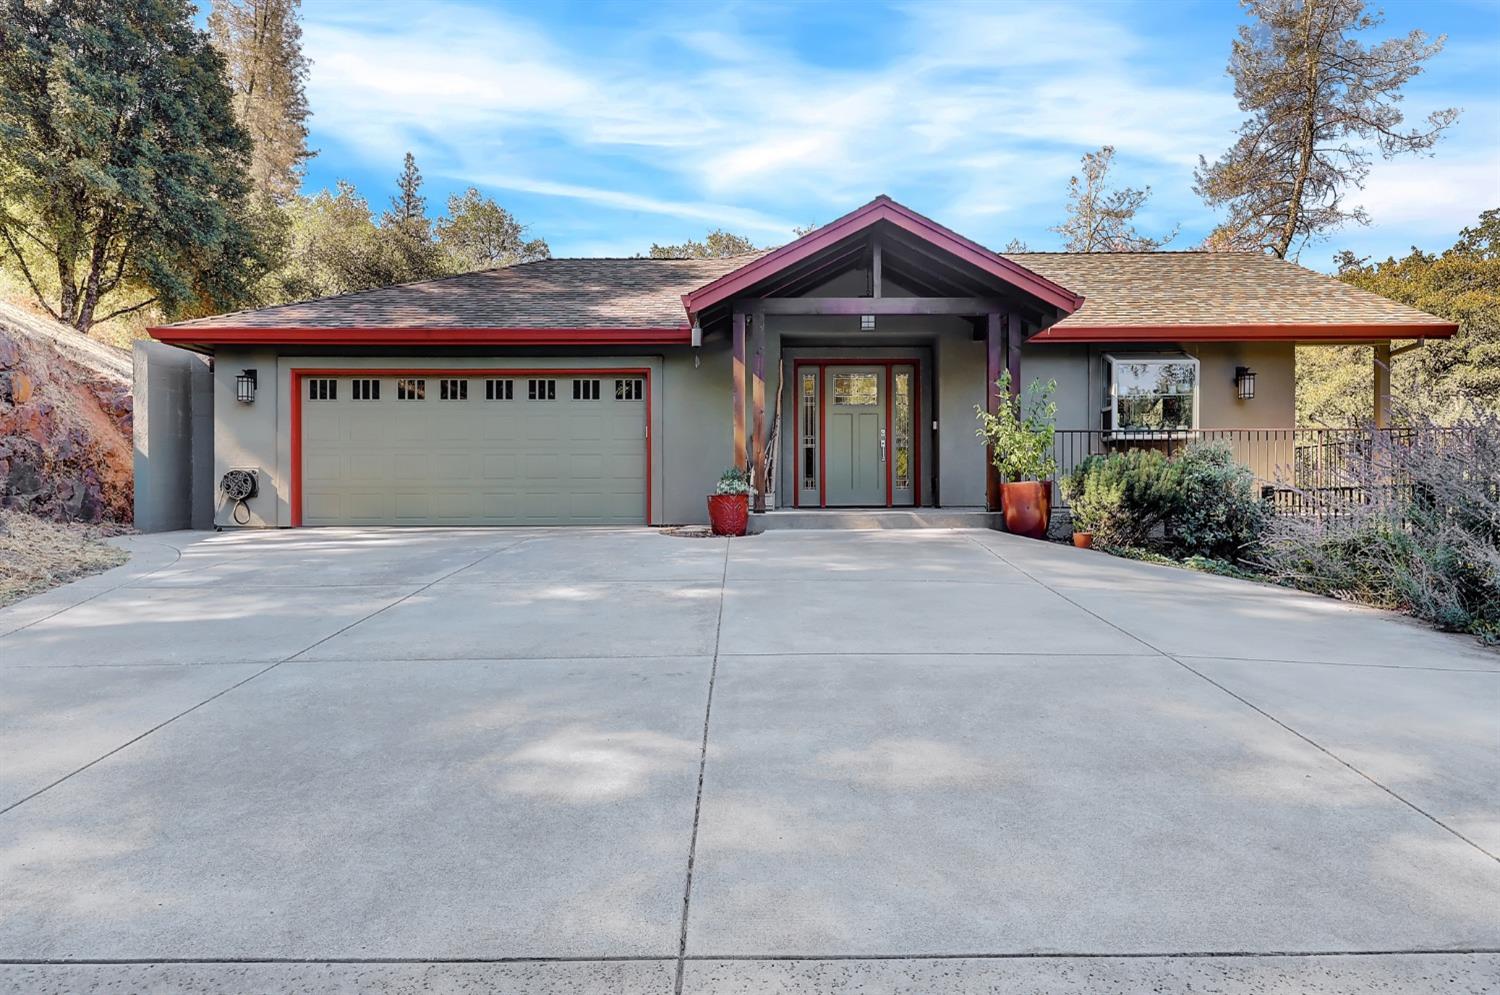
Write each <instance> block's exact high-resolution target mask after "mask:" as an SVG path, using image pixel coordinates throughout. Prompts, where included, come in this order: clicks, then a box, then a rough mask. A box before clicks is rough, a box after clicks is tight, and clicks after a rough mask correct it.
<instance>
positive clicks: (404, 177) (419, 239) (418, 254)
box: [374, 152, 449, 286]
mask: <svg viewBox="0 0 1500 995" xmlns="http://www.w3.org/2000/svg"><path fill="white" fill-rule="evenodd" d="M376 244H377V245H378V246H379V253H378V264H377V266H376V267H375V268H376V270H377V271H378V276H379V281H378V282H377V283H376V284H374V285H375V286H384V285H386V284H391V283H406V282H409V281H411V280H426V279H430V278H432V277H435V276H443V275H445V274H446V273H448V272H449V270H448V266H447V260H446V259H444V257H443V253H442V251H441V250H440V249H439V247H438V244H437V242H436V240H434V239H433V237H432V222H431V221H429V220H428V218H427V198H426V197H424V196H422V173H421V171H420V170H419V169H417V160H416V157H415V156H413V155H412V154H411V153H410V152H408V153H406V158H405V159H404V160H403V161H402V166H401V176H400V177H399V178H398V179H397V181H396V195H395V196H394V197H392V198H391V208H390V210H388V211H386V212H385V214H383V215H382V216H381V218H380V230H379V232H378V234H377V237H376Z"/></svg>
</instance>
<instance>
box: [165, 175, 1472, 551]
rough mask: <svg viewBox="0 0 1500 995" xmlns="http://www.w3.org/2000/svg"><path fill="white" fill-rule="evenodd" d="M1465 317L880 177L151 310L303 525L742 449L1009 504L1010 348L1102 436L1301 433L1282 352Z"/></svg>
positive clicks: (900, 488) (251, 499) (659, 471)
mask: <svg viewBox="0 0 1500 995" xmlns="http://www.w3.org/2000/svg"><path fill="white" fill-rule="evenodd" d="M1455 330H1456V326H1454V325H1453V324H1452V323H1449V322H1445V321H1442V320H1440V319H1438V318H1435V317H1433V316H1431V315H1428V314H1425V313H1423V312H1420V311H1416V310H1414V309H1412V308H1409V307H1406V306H1404V305H1400V304H1397V303H1394V302H1392V301H1389V300H1386V299H1384V298H1381V297H1378V296H1375V295H1372V294H1368V293H1365V292H1363V291H1360V290H1357V289H1355V288H1353V287H1350V286H1348V285H1346V284H1343V283H1340V282H1339V281H1337V280H1334V279H1331V278H1329V277H1326V276H1323V275H1320V274H1317V273H1313V272H1311V271H1308V270H1306V269H1302V268H1300V267H1298V266H1295V265H1293V264H1291V263H1287V262H1284V261H1281V260H1278V259H1274V258H1271V257H1268V256H1264V255H1261V254H1255V253H1206V252H1156V253H1139V254H1131V253H1120V254H1111V253H1101V254H1088V255H1084V254H1064V253H1057V254H1054V253H1019V254H1003V255H1002V254H998V253H995V252H991V251H990V250H988V249H985V248H983V247H982V246H980V245H978V244H976V243H974V242H972V241H969V240H968V239H966V238H964V237H962V236H961V235H958V234H957V233H955V232H953V231H951V230H949V229H947V228H944V227H943V226H941V225H939V224H937V223H936V222H934V221H931V220H929V219H928V218H925V217H923V216H921V215H919V214H917V213H916V212H914V211H911V210H909V209H907V208H905V207H903V206H901V205H900V204H898V203H896V202H894V201H892V200H890V199H889V198H887V197H879V198H876V199H875V200H874V201H872V202H870V203H869V204H866V205H865V206H863V207H861V208H859V209H858V210H856V211H853V212H852V213H850V214H848V215H845V216H844V217H842V218H840V219H838V220H837V221H834V222H832V223H830V224H828V225H825V226H824V227H822V228H819V229H817V230H816V231H814V232H812V233H810V234H808V235H806V236H804V237H802V238H800V239H798V240H797V241H795V242H792V243H791V244H789V245H785V246H783V247H781V248H779V249H776V250H774V251H770V252H765V253H751V254H747V255H742V256H737V257H731V258H725V259H695V260H686V259H684V260H658V259H642V258H635V259H551V260H545V261H542V262H536V263H529V264H525V265H519V266H513V267H509V268H502V269H494V270H486V271H481V272H477V273H469V274H465V275H462V276H454V277H449V278H445V279H437V280H430V281H426V282H421V283H412V284H404V285H400V286H394V287H386V288H381V289H377V290H370V291H365V292H362V293H355V294H347V295H344V296H340V297H333V298H326V299H323V300H316V301H309V302H305V303H300V304H289V305H284V306H280V307H272V308H266V309H263V310H259V311H249V312H241V313H237V314H229V315H222V316H218V317H212V318H205V319H198V320H194V321H188V322H182V323H179V324H175V325H169V326H166V327H163V328H155V329H152V330H151V333H152V335H153V336H154V337H155V338H156V339H158V340H159V341H161V342H164V343H169V344H172V345H176V346H180V347H184V348H187V349H191V350H194V351H197V352H201V353H207V354H209V355H211V356H212V359H213V419H212V421H213V454H214V456H213V461H214V475H213V479H214V481H215V482H216V483H217V482H220V481H222V480H223V479H224V478H225V476H226V475H227V474H229V473H230V471H232V470H244V471H248V476H247V475H236V479H237V480H238V484H236V485H235V486H238V487H239V488H240V490H238V491H234V490H233V488H231V493H230V495H229V499H226V496H225V495H223V494H220V495H219V497H218V500H217V501H216V511H215V516H216V518H215V520H216V523H217V524H220V525H232V524H240V525H250V526H297V525H341V524H351V525H595V524H605V525H640V524H652V525H660V524H678V523H692V522H702V521H704V520H705V519H706V510H705V504H704V495H705V494H707V493H708V492H709V491H710V490H711V489H712V487H713V484H714V482H715V481H716V480H717V478H718V476H719V474H720V472H721V471H722V470H723V469H724V467H725V466H727V465H732V464H741V465H748V466H751V467H754V468H755V469H756V473H757V477H760V478H763V480H762V483H761V486H760V488H759V490H760V491H761V492H762V493H761V499H762V500H763V501H764V502H765V503H766V504H767V506H769V507H776V508H789V507H796V508H803V509H817V508H838V507H844V508H851V507H852V508H907V507H942V508H983V507H985V506H990V507H993V506H994V502H995V496H994V489H995V488H994V481H993V480H992V479H991V474H990V473H989V472H988V462H987V459H986V454H985V451H984V449H983V447H982V446H981V445H980V443H979V442H978V440H977V439H976V437H975V417H974V415H975V407H976V406H981V407H983V406H986V405H990V406H993V405H994V404H995V403H996V402H997V400H998V398H997V397H996V395H995V392H994V390H993V388H992V386H991V385H993V384H994V382H995V381H996V380H997V379H998V378H999V377H1000V376H1001V374H1002V373H1003V372H1005V371H1007V370H1008V371H1009V372H1010V373H1011V379H1012V382H1013V383H1016V384H1020V383H1023V382H1030V381H1031V380H1033V379H1041V380H1044V381H1046V380H1055V381H1056V382H1057V392H1056V402H1057V408H1058V411H1057V425H1058V427H1059V429H1064V430H1076V432H1077V433H1081V434H1082V435H1083V436H1084V437H1086V440H1087V443H1088V445H1090V446H1092V447H1095V448H1097V447H1098V446H1101V445H1105V446H1107V445H1118V444H1121V443H1128V442H1131V441H1132V440H1137V441H1143V442H1150V441H1153V440H1162V439H1183V438H1191V437H1194V436H1196V435H1199V434H1202V433H1205V432H1212V431H1215V430H1222V429H1243V430H1250V429H1267V430H1272V429H1286V428H1289V427H1290V426H1291V425H1293V423H1294V404H1293V384H1294V360H1293V348H1294V345H1296V344H1298V343H1349V342H1362V343H1371V344H1374V345H1375V346H1376V354H1377V357H1382V356H1384V357H1388V356H1389V353H1390V349H1391V342H1392V340H1400V339H1409V340H1421V339H1424V338H1433V337H1445V336H1448V335H1451V334H1453V332H1454V331H1455ZM1377 374H1378V375H1377V378H1376V381H1377V388H1376V389H1377V395H1379V394H1380V391H1381V383H1382V381H1383V380H1384V377H1383V376H1382V375H1379V367H1378V364H1377ZM1386 392H1387V393H1388V388H1386ZM1381 403H1382V401H1381V400H1380V398H1379V397H1377V400H1376V410H1377V415H1378V414H1379V413H1380V406H1381ZM1063 434H1064V435H1066V434H1067V433H1066V432H1065V433H1063ZM246 480H248V481H250V484H251V486H250V487H248V488H247V487H246V484H245V481H246ZM247 490H248V491H249V492H250V493H249V495H248V496H244V497H243V499H242V500H241V499H240V498H239V497H238V495H242V494H245V493H246V492H247Z"/></svg>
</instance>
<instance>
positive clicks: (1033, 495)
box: [1000, 480, 1052, 539]
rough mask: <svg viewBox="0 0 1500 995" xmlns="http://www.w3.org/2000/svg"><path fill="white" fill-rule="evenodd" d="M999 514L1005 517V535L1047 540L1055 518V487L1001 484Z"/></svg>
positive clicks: (1033, 483)
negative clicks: (1053, 497) (1010, 533)
mask: <svg viewBox="0 0 1500 995" xmlns="http://www.w3.org/2000/svg"><path fill="white" fill-rule="evenodd" d="M1000 510H1001V511H1002V512H1003V513H1004V515H1005V531H1007V532H1013V533H1015V534H1016V535H1021V536H1026V537H1027V538H1028V539H1045V538H1047V521H1048V519H1049V518H1050V517H1051V514H1052V485H1051V484H1050V483H1048V482H1046V481H1038V480H1022V481H1018V482H1016V483H1010V484H1001V485H1000Z"/></svg>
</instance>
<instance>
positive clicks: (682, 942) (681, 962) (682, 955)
mask: <svg viewBox="0 0 1500 995" xmlns="http://www.w3.org/2000/svg"><path fill="white" fill-rule="evenodd" d="M728 587H729V543H728V541H727V540H726V541H725V543H724V573H723V575H722V576H721V577H720V579H719V615H718V619H717V620H716V621H715V623H714V658H713V663H712V664H710V666H709V668H708V698H707V701H706V702H705V704H704V706H703V742H702V743H701V744H700V746H699V752H698V790H697V794H696V795H695V796H694V797H693V831H692V835H691V836H690V837H689V839H688V859H687V877H686V880H685V881H684V882H683V886H682V929H681V930H680V932H679V934H678V940H677V980H676V982H675V983H674V984H673V987H672V991H673V993H674V995H682V981H683V973H684V971H685V970H686V968H687V942H688V913H689V911H690V908H691V904H692V899H693V862H694V860H695V859H696V857H697V854H698V821H699V819H700V817H701V816H702V814H703V777H704V773H705V771H706V770H707V768H708V723H709V720H710V719H711V718H712V717H713V710H714V680H715V679H716V678H717V677H718V675H719V644H720V637H721V635H722V633H723V631H724V595H725V592H726V590H727V589H728Z"/></svg>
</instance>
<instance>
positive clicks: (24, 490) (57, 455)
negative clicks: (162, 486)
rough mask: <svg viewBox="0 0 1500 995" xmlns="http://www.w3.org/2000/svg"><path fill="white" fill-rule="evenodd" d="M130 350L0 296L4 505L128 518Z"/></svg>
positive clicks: (56, 514) (66, 515)
mask: <svg viewBox="0 0 1500 995" xmlns="http://www.w3.org/2000/svg"><path fill="white" fill-rule="evenodd" d="M130 377H131V362H130V353H128V352H126V351H125V350H123V349H117V348H115V347H113V346H108V345H104V344H103V343H101V342H95V341H92V340H90V339H88V338H85V337H84V336H82V335H80V334H79V333H78V332H76V331H74V330H73V329H71V328H69V327H67V326H66V325H61V324H58V323H57V322H54V321H50V320H48V319H46V318H41V317H38V316H36V315H34V314H31V313H29V312H27V311H23V310H21V309H20V308H17V307H14V306H12V305H9V304H5V303H3V302H0V507H6V508H14V509H16V510H18V511H24V512H29V513H31V514H34V515H40V516H43V517H46V518H54V519H60V520H69V521H87V522H95V521H100V520H107V521H114V522H129V521H130V520H131V502H132V494H133V482H132V472H133V471H132V442H131V419H132V408H131V398H130Z"/></svg>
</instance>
